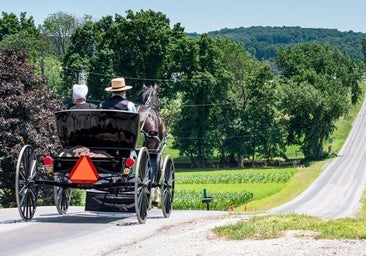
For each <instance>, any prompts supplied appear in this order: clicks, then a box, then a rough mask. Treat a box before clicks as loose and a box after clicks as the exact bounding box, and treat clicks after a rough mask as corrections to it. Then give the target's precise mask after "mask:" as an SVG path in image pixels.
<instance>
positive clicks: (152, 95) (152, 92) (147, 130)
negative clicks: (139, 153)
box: [138, 85, 166, 150]
mask: <svg viewBox="0 0 366 256" xmlns="http://www.w3.org/2000/svg"><path fill="white" fill-rule="evenodd" d="M158 91H159V87H158V86H157V85H154V86H150V87H147V86H145V85H144V86H143V87H142V100H143V103H144V105H142V106H140V107H139V108H138V113H139V114H140V123H141V130H142V132H143V133H144V135H145V142H144V146H145V147H147V148H148V149H157V150H159V149H160V146H161V142H162V141H163V139H164V138H165V137H166V129H165V125H164V123H163V121H162V120H161V118H160V116H159V113H158V110H159V105H160V102H159V95H158Z"/></svg>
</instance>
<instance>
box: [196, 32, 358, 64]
mask: <svg viewBox="0 0 366 256" xmlns="http://www.w3.org/2000/svg"><path fill="white" fill-rule="evenodd" d="M208 34H209V35H211V36H213V37H225V38H230V39H232V40H234V41H236V42H240V43H242V44H243V45H244V48H245V50H247V51H248V52H250V53H251V54H252V55H253V56H255V57H256V58H257V59H259V60H262V59H266V60H268V59H275V58H276V57H277V50H278V49H279V48H280V47H282V46H289V45H294V44H299V43H309V42H313V43H321V44H328V45H329V46H330V47H331V48H332V49H339V50H340V51H341V52H342V53H343V54H345V55H347V56H350V57H351V58H353V59H358V60H363V59H364V54H363V50H362V46H361V41H362V40H363V39H364V38H365V34H364V33H360V32H353V31H348V32H341V31H338V30H336V29H327V28H301V27H286V26H284V27H262V26H253V27H249V28H244V27H240V28H234V29H228V28H225V29H221V30H218V31H212V32H209V33H208ZM189 36H190V37H193V38H198V37H199V35H198V34H189Z"/></svg>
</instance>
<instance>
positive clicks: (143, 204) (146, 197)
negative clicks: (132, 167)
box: [135, 147, 152, 224]
mask: <svg viewBox="0 0 366 256" xmlns="http://www.w3.org/2000/svg"><path fill="white" fill-rule="evenodd" d="M151 175H152V168H151V161H150V156H149V152H148V151H147V149H146V148H145V147H143V148H141V150H140V152H139V155H138V157H137V165H136V172H135V211H136V216H137V219H138V222H139V223H140V224H143V223H145V222H146V217H147V212H148V210H149V206H150V200H151Z"/></svg>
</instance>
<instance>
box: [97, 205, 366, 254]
mask: <svg viewBox="0 0 366 256" xmlns="http://www.w3.org/2000/svg"><path fill="white" fill-rule="evenodd" d="M191 214H192V215H194V214H195V212H194V211H192V212H191ZM248 218H249V217H248V216H247V215H236V214H235V215H231V214H224V215H223V214H220V213H219V214H213V215H211V216H206V217H203V218H202V217H198V218H196V219H192V220H190V221H188V222H183V223H178V224H176V225H169V226H165V227H162V228H161V229H159V230H157V231H156V232H155V233H154V234H153V235H152V236H149V237H148V238H145V239H141V240H138V241H133V242H131V243H128V244H122V245H120V246H119V247H116V248H114V249H113V250H112V251H110V252H106V253H104V254H102V255H103V256H107V255H108V256H112V255H160V256H165V255H167V256H168V255H169V256H171V255H179V256H201V255H202V256H204V255H220V256H222V255H230V256H233V255H253V256H254V255H277V256H297V255H309V256H310V255H311V256H316V255H319V256H320V255H321V256H327V255H329V256H330V255H332V256H334V255H342V256H351V255H352V256H354V255H361V256H362V255H366V240H317V239H314V238H313V237H314V235H315V234H314V233H312V232H306V231H300V230H299V231H288V232H286V233H284V235H283V237H281V238H276V239H268V240H240V241H229V240H225V239H222V238H218V237H216V236H215V235H214V233H213V232H212V231H211V230H212V229H213V228H214V227H216V226H222V225H226V224H230V223H236V222H237V221H240V220H244V221H245V220H248Z"/></svg>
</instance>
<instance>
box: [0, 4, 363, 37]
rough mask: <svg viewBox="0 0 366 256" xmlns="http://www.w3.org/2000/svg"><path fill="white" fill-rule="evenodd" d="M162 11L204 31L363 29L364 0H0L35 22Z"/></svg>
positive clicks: (6, 7)
mask: <svg viewBox="0 0 366 256" xmlns="http://www.w3.org/2000/svg"><path fill="white" fill-rule="evenodd" d="M129 9H131V10H133V11H140V10H148V9H151V10H154V11H160V12H162V13H164V14H166V16H167V17H168V18H169V19H170V24H171V25H173V24H175V23H177V22H180V23H181V24H182V26H183V27H185V31H186V32H197V33H204V32H209V31H214V30H219V29H222V28H238V27H250V26H300V27H304V28H335V29H338V30H340V31H349V30H352V31H354V32H364V33H366V22H365V21H366V18H365V17H366V0H348V1H344V0H306V1H305V0H179V1H178V0H58V1H55V0H7V1H5V0H3V1H2V3H1V5H0V10H1V11H5V12H8V13H15V14H16V15H17V16H18V17H19V14H20V12H27V17H29V16H33V18H34V20H35V22H36V24H42V23H43V20H44V19H45V18H46V17H47V16H48V15H49V14H52V13H56V12H58V11H63V12H67V13H70V14H73V15H75V16H76V17H82V16H84V14H88V15H91V16H92V17H93V18H94V19H95V20H98V19H100V18H101V17H103V16H106V15H112V16H113V15H114V14H115V13H118V14H120V15H122V16H125V13H126V10H129Z"/></svg>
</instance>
